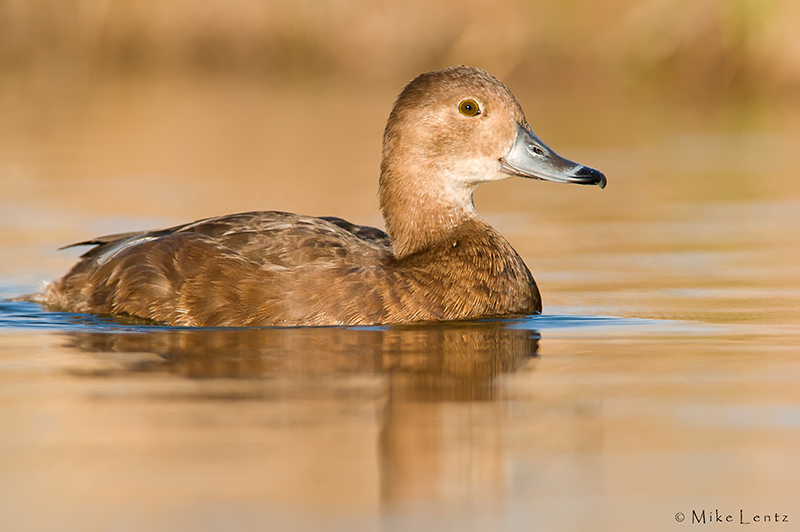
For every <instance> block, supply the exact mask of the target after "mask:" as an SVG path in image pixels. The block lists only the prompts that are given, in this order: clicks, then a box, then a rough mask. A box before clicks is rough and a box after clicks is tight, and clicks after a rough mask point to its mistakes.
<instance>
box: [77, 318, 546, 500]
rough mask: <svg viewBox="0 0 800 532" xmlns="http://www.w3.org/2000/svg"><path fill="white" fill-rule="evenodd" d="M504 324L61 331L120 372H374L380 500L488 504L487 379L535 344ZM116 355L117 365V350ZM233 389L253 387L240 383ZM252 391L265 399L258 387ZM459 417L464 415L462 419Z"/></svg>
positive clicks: (518, 362) (490, 412)
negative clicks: (378, 385) (378, 400)
mask: <svg viewBox="0 0 800 532" xmlns="http://www.w3.org/2000/svg"><path fill="white" fill-rule="evenodd" d="M510 323H512V322H509V321H496V320H495V321H483V322H468V323H450V324H432V325H417V326H401V327H380V328H339V327H331V328H327V327H325V328H300V329H278V328H266V329H240V330H224V329H213V330H203V329H200V330H191V329H160V328H158V329H155V330H153V331H147V332H144V331H143V330H142V329H138V330H136V331H135V332H128V333H108V332H83V331H81V332H70V333H68V334H67V343H68V346H69V347H72V348H77V349H80V350H82V351H87V352H91V353H97V355H96V356H98V357H108V356H109V353H115V352H116V353H129V354H130V355H131V356H130V358H127V359H126V358H123V367H124V368H125V369H126V370H127V371H148V372H153V371H156V372H158V371H169V372H175V373H179V374H182V375H185V376H188V377H193V378H209V377H226V378H244V379H256V378H260V379H280V378H290V379H293V378H312V379H328V380H335V379H336V378H337V377H341V376H345V375H353V374H372V375H376V376H380V377H381V378H382V383H383V384H382V386H383V390H382V391H381V394H380V395H381V396H382V398H383V400H384V401H385V403H384V405H383V408H382V415H381V416H380V420H379V424H380V427H379V434H380V436H379V441H377V442H376V445H377V447H378V449H377V453H378V467H379V472H378V475H379V482H380V499H381V501H382V504H383V506H384V508H385V509H392V508H398V505H402V504H405V503H412V504H413V503H418V502H421V501H425V503H436V502H437V501H439V502H445V501H450V502H458V501H459V499H463V498H464V497H466V498H467V499H473V498H475V497H479V498H480V499H481V500H484V501H486V500H489V501H495V500H498V498H499V497H501V496H502V491H503V486H504V485H505V484H506V483H507V479H506V478H505V476H506V475H507V473H506V472H505V470H504V467H503V464H504V463H505V462H506V460H505V459H504V456H503V455H504V452H503V450H502V449H503V446H502V445H499V444H498V441H497V440H498V439H499V438H500V436H499V434H501V432H502V431H501V430H500V426H499V424H501V423H502V419H503V415H502V409H503V407H502V402H500V401H494V399H495V394H494V390H495V383H494V379H495V378H496V377H497V376H499V375H500V374H502V373H507V372H514V371H517V370H520V369H522V368H524V367H526V362H527V361H529V360H530V358H531V357H532V356H535V355H536V352H537V349H538V341H539V334H538V333H537V332H535V331H531V330H525V329H514V328H509V327H508V325H509V324H510ZM145 330H146V329H145ZM148 353H150V354H152V353H155V354H157V355H158V356H148V355H147V354H148ZM115 361H116V362H117V363H119V362H120V361H119V359H118V357H117V359H116V360H115ZM235 390H237V391H238V392H239V393H244V394H252V393H253V391H252V389H248V388H246V387H243V388H236V389H235ZM227 393H230V390H228V392H227ZM234 393H236V392H234ZM257 393H260V394H262V396H261V398H263V397H264V396H263V390H259V391H258V392H257ZM246 397H250V396H248V395H246ZM216 398H217V399H219V397H216ZM284 399H285V398H284ZM465 415H466V416H468V417H471V418H474V423H473V420H472V419H470V420H466V421H467V422H465V419H463V417H464V416H465ZM465 431H466V432H465ZM476 439H477V440H478V441H476ZM481 441H483V444H481ZM491 441H495V444H492V443H491ZM464 442H469V443H470V446H469V447H465V446H464V445H465V444H464ZM487 443H488V444H487ZM454 445H455V447H456V448H462V450H463V451H465V452H458V451H457V452H456V453H455V456H456V457H457V459H456V461H455V463H453V458H452V456H453V446H454ZM448 457H449V458H448ZM454 491H456V492H457V493H454ZM459 492H460V495H459ZM454 495H456V496H455V497H454ZM462 502H464V501H463V500H462Z"/></svg>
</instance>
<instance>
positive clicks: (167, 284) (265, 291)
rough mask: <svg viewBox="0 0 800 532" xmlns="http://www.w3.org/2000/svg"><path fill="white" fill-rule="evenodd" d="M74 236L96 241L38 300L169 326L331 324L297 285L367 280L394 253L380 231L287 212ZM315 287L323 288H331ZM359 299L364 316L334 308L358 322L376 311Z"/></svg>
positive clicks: (336, 319)
mask: <svg viewBox="0 0 800 532" xmlns="http://www.w3.org/2000/svg"><path fill="white" fill-rule="evenodd" d="M81 244H84V245H93V246H94V247H93V248H92V249H90V250H89V251H87V252H86V253H84V254H83V255H82V256H81V260H80V261H79V262H78V263H77V264H76V265H75V266H74V267H73V268H72V270H71V271H70V272H69V273H67V275H65V276H64V277H63V278H62V279H60V280H59V281H56V282H55V283H52V284H51V285H49V286H48V288H47V289H46V290H45V294H44V301H43V302H45V303H47V304H50V305H52V306H56V307H59V308H63V309H65V310H69V311H76V312H92V313H99V314H129V315H132V316H137V317H140V318H145V319H150V320H154V321H158V322H163V323H169V324H173V325H228V326H237V325H238V326H247V325H273V324H282V323H286V324H296V323H295V321H297V322H301V321H305V322H309V323H313V319H312V320H311V321H309V316H311V315H314V314H318V315H319V317H318V318H317V320H318V321H320V323H323V322H330V321H337V322H338V321H340V319H339V318H336V317H332V316H331V315H330V311H328V312H326V311H321V310H320V301H316V298H317V296H313V297H309V296H308V295H304V294H303V293H302V291H301V290H298V289H296V288H294V287H297V286H300V287H303V286H308V285H309V284H313V285H315V290H317V289H318V288H319V285H320V284H323V285H324V282H323V279H324V278H325V277H326V275H325V273H326V272H328V273H332V274H333V275H331V277H332V278H334V277H335V278H337V279H338V278H343V279H348V278H351V279H352V278H358V279H360V280H362V281H365V282H366V281H367V280H368V279H369V277H370V276H371V274H370V273H369V270H375V269H376V268H374V266H376V265H377V264H379V263H381V262H382V261H385V260H386V259H387V258H388V257H391V245H390V243H389V238H388V236H387V235H386V233H384V232H383V231H380V230H379V229H375V228H371V227H366V226H359V225H355V224H351V223H350V222H347V221H345V220H342V219H340V218H316V217H311V216H301V215H296V214H291V213H284V212H251V213H242V214H235V215H229V216H222V217H218V218H209V219H205V220H199V221H197V222H192V223H189V224H184V225H179V226H175V227H172V228H169V229H163V230H158V231H144V232H139V233H124V234H117V235H109V236H104V237H99V238H95V239H92V240H89V241H86V242H82V243H79V244H75V245H81ZM365 272H366V273H365ZM358 284H359V285H362V283H361V282H359V283H358ZM309 288H310V287H309ZM322 288H323V293H325V292H328V293H330V291H331V289H332V288H333V287H332V286H331V285H330V284H329V285H328V286H327V291H326V290H325V287H324V286H323V287H322ZM309 291H310V290H309ZM349 296H350V295H348V297H349ZM334 299H335V298H334ZM361 303H362V305H361V306H360V307H359V310H358V311H357V312H360V313H364V314H365V316H363V317H360V318H353V317H351V316H350V314H353V313H354V312H356V310H355V309H350V310H347V311H345V310H341V309H340V311H341V312H343V313H344V312H346V313H347V314H348V317H347V318H346V319H348V320H352V319H356V320H357V321H358V320H362V321H371V320H372V319H374V318H369V317H367V316H366V314H368V313H372V314H374V313H376V312H380V309H379V308H378V307H379V302H378V301H375V303H374V305H370V304H365V303H364V302H363V301H361ZM373 306H374V307H375V308H374V309H373V308H372V307H373ZM342 319H344V318H342Z"/></svg>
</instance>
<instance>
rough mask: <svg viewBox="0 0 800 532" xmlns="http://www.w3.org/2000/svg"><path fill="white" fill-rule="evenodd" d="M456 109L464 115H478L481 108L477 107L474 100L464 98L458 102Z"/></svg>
mask: <svg viewBox="0 0 800 532" xmlns="http://www.w3.org/2000/svg"><path fill="white" fill-rule="evenodd" d="M458 111H459V112H460V113H461V114H462V115H464V116H470V117H472V116H478V115H479V114H481V110H480V108H479V107H478V102H476V101H475V100H464V101H463V102H461V103H460V104H458Z"/></svg>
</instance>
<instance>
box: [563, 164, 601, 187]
mask: <svg viewBox="0 0 800 532" xmlns="http://www.w3.org/2000/svg"><path fill="white" fill-rule="evenodd" d="M570 182H571V183H577V184H579V185H598V186H599V187H600V188H606V176H605V174H604V173H603V172H600V171H599V170H595V169H594V168H589V167H588V166H581V167H580V169H578V171H577V172H575V173H574V174H572V176H570Z"/></svg>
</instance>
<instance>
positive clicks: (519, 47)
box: [0, 0, 800, 96]
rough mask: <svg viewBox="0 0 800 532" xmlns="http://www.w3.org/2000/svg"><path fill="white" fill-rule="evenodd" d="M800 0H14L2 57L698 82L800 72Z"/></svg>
mask: <svg viewBox="0 0 800 532" xmlns="http://www.w3.org/2000/svg"><path fill="white" fill-rule="evenodd" d="M799 23H800V5H798V4H797V2H794V1H792V0H604V1H599V2H598V1H588V0H565V1H563V2H557V3H553V2H546V1H539V0H492V1H491V2H490V1H484V0H462V1H459V2H451V1H444V2H428V1H424V0H411V1H399V0H396V1H392V0H388V1H380V2H374V1H366V0H318V1H304V0H273V1H261V2H256V1H243V0H240V1H235V2H229V1H222V0H197V1H195V0H193V1H189V0H168V1H156V0H142V1H138V2H132V1H125V0H67V1H63V0H4V1H3V2H2V3H0V65H2V72H3V75H4V76H18V77H21V78H23V79H25V80H27V81H29V82H30V83H47V82H48V81H53V80H58V81H59V82H63V81H72V82H91V81H92V80H94V79H96V78H97V77H106V76H120V75H122V76H130V75H136V76H141V75H152V74H163V73H171V74H192V75H194V74H203V75H206V74H213V75H218V74H231V73H238V74H246V75H248V76H254V77H259V78H269V79H275V78H284V77H287V76H289V77H297V76H302V77H310V78H312V79H321V78H328V77H346V78H348V79H352V80H357V81H358V82H362V83H375V81H376V80H380V81H382V80H388V81H390V82H392V83H395V84H396V83H397V82H399V81H404V80H406V79H407V78H409V77H411V76H413V75H415V74H416V73H418V72H420V71H424V70H428V69H431V68H434V67H438V66H441V65H448V64H455V63H470V64H480V65H481V66H483V67H484V68H486V69H488V70H490V71H492V72H494V73H496V75H497V76H499V77H501V78H507V77H508V76H519V77H522V78H526V77H530V78H535V79H536V80H537V82H542V81H543V80H545V81H548V82H552V83H565V82H572V83H584V84H585V83H591V84H592V85H597V84H600V85H602V86H609V85H610V86H624V87H628V88H636V89H643V88H648V89H652V90H655V91H659V92H663V93H664V94H670V95H675V94H676V93H678V94H681V95H686V96H696V95H697V94H698V93H707V92H713V93H718V92H719V91H720V90H724V91H733V92H737V93H746V94H752V93H759V94H762V93H768V94H776V93H785V92H787V91H793V90H794V89H796V88H797V86H798V84H799V83H800V33H799V32H800V30H798V27H800V24H799Z"/></svg>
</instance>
